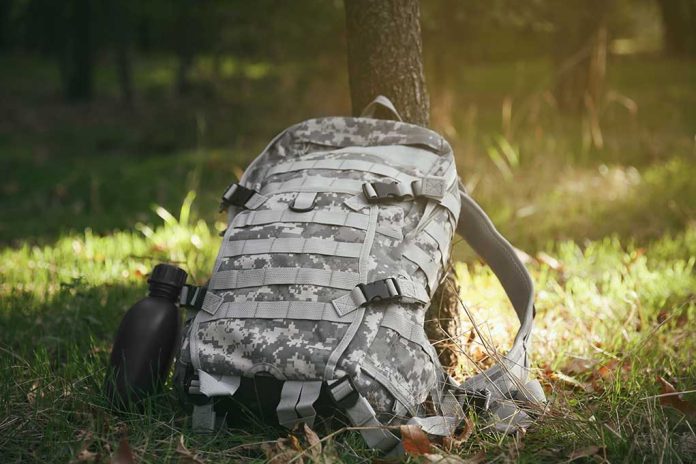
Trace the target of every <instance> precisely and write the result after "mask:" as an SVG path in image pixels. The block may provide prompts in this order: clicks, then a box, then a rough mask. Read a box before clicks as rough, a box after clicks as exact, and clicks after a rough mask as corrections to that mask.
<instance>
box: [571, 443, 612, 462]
mask: <svg viewBox="0 0 696 464" xmlns="http://www.w3.org/2000/svg"><path fill="white" fill-rule="evenodd" d="M598 454H604V447H602V446H595V445H592V446H586V447H585V448H580V449H578V450H575V451H573V452H572V453H570V456H568V460H569V461H575V460H576V459H580V458H588V457H590V456H596V455H598Z"/></svg>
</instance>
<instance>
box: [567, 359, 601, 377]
mask: <svg viewBox="0 0 696 464" xmlns="http://www.w3.org/2000/svg"><path fill="white" fill-rule="evenodd" d="M596 365H597V361H595V360H594V359H587V358H577V357H572V358H571V359H570V361H569V362H567V363H566V364H565V366H563V369H562V370H563V372H564V373H566V374H569V375H578V374H586V373H589V372H590V371H591V370H592V368H593V367H594V366H596Z"/></svg>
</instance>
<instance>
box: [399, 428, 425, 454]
mask: <svg viewBox="0 0 696 464" xmlns="http://www.w3.org/2000/svg"><path fill="white" fill-rule="evenodd" d="M401 441H402V443H403V446H404V451H406V453H408V454H412V455H414V456H419V455H421V454H427V453H429V452H430V439H428V436H427V435H426V434H425V432H423V429H421V428H420V427H419V426H417V425H415V424H406V425H402V426H401Z"/></svg>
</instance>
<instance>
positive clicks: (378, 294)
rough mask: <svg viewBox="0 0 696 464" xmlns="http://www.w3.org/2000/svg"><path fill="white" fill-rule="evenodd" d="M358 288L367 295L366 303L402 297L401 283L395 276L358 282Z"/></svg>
mask: <svg viewBox="0 0 696 464" xmlns="http://www.w3.org/2000/svg"><path fill="white" fill-rule="evenodd" d="M358 288H359V289H360V291H361V292H362V294H363V296H364V297H365V300H366V304H367V303H371V302H373V301H381V300H393V299H394V298H399V297H401V289H400V288H399V283H398V282H397V280H396V279H395V278H393V277H389V278H388V279H384V280H376V281H374V282H370V283H369V284H358Z"/></svg>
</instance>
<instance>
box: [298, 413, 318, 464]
mask: <svg viewBox="0 0 696 464" xmlns="http://www.w3.org/2000/svg"><path fill="white" fill-rule="evenodd" d="M302 425H303V426H304V435H305V438H306V439H307V443H308V444H309V448H308V453H309V455H310V456H312V457H313V458H317V457H319V455H320V454H321V440H320V439H319V436H318V435H317V434H316V432H315V431H314V430H312V429H311V428H310V427H309V425H307V424H305V423H304V422H303V423H302Z"/></svg>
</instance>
